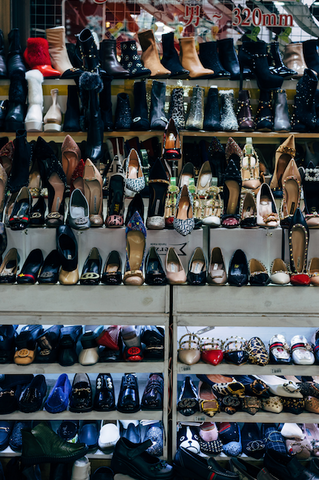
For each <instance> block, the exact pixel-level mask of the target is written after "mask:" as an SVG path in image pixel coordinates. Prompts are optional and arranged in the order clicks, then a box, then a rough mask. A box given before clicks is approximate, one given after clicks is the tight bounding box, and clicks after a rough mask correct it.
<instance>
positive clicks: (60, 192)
mask: <svg viewBox="0 0 319 480" xmlns="http://www.w3.org/2000/svg"><path fill="white" fill-rule="evenodd" d="M34 155H35V156H36V158H37V159H38V162H39V168H40V173H41V178H42V182H43V185H44V186H45V187H46V188H47V189H48V193H49V197H48V209H49V213H48V215H47V216H46V219H45V222H46V225H47V226H48V227H57V226H59V225H63V222H64V193H65V185H66V177H65V174H64V172H63V169H62V166H61V164H60V162H59V161H58V159H57V158H56V156H55V155H54V152H53V150H52V148H51V147H50V145H48V144H47V142H46V141H45V140H44V139H43V138H42V137H38V140H37V143H36V146H35V152H34Z"/></svg>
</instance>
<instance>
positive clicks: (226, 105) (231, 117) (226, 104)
mask: <svg viewBox="0 0 319 480" xmlns="http://www.w3.org/2000/svg"><path fill="white" fill-rule="evenodd" d="M219 95H220V98H221V104H222V106H221V114H220V118H221V120H220V126H221V129H222V130H224V131H225V132H231V131H236V130H238V123H237V118H236V115H235V112H234V90H219Z"/></svg>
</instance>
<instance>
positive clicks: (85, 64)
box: [76, 28, 100, 72]
mask: <svg viewBox="0 0 319 480" xmlns="http://www.w3.org/2000/svg"><path fill="white" fill-rule="evenodd" d="M76 46H77V50H78V55H79V56H80V59H81V62H82V69H83V70H85V71H88V72H96V71H97V69H98V68H99V66H100V59H99V55H98V49H97V46H96V43H95V41H94V38H93V35H92V32H91V30H89V29H88V28H85V29H84V30H82V32H81V33H80V35H79V36H78V39H77V43H76Z"/></svg>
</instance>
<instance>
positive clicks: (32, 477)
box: [21, 465, 42, 480]
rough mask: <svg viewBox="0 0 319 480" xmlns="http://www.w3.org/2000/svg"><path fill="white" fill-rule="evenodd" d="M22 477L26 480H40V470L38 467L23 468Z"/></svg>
mask: <svg viewBox="0 0 319 480" xmlns="http://www.w3.org/2000/svg"><path fill="white" fill-rule="evenodd" d="M21 472H22V475H23V476H24V478H26V480H41V478H42V477H41V470H40V466H39V465H30V466H27V467H23V468H22V470H21Z"/></svg>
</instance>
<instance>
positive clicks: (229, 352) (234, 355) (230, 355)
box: [224, 336, 249, 365]
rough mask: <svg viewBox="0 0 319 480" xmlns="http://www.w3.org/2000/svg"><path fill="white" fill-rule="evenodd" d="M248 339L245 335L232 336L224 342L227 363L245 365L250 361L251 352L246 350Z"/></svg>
mask: <svg viewBox="0 0 319 480" xmlns="http://www.w3.org/2000/svg"><path fill="white" fill-rule="evenodd" d="M246 346H247V340H246V339H245V338H243V337H238V336H235V337H233V336H231V337H230V338H226V341H225V343H224V358H225V361H226V362H227V363H233V364H234V365H243V364H245V363H247V362H248V359H249V353H248V352H247V350H246Z"/></svg>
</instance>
